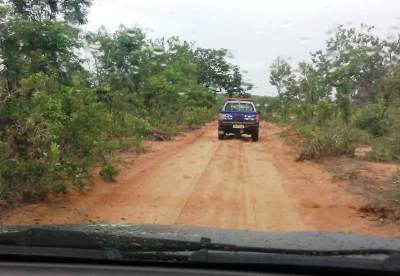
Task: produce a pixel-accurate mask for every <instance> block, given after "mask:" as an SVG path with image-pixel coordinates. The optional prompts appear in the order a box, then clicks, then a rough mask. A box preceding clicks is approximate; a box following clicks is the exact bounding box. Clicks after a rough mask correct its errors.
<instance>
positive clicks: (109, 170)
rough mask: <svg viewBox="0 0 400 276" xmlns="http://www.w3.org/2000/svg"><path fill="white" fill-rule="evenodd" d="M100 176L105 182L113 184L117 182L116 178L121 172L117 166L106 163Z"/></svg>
mask: <svg viewBox="0 0 400 276" xmlns="http://www.w3.org/2000/svg"><path fill="white" fill-rule="evenodd" d="M99 174H100V175H101V177H102V178H103V179H104V180H106V181H110V182H113V181H115V177H116V176H117V175H118V174H119V170H118V168H117V167H116V166H115V165H113V164H111V163H105V164H104V165H103V167H102V168H101V170H100V172H99Z"/></svg>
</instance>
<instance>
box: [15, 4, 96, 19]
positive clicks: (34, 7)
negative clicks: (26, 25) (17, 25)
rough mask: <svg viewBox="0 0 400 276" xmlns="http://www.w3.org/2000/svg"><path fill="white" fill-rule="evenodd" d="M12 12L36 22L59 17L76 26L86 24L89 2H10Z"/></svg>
mask: <svg viewBox="0 0 400 276" xmlns="http://www.w3.org/2000/svg"><path fill="white" fill-rule="evenodd" d="M10 2H11V4H12V7H13V12H14V13H16V14H20V15H23V16H24V17H25V18H27V19H29V20H33V21H37V22H42V21H44V20H46V19H56V18H57V17H61V18H62V19H63V20H64V21H67V22H70V23H76V24H84V23H86V16H87V10H88V8H89V6H90V5H91V2H92V1H91V0H10Z"/></svg>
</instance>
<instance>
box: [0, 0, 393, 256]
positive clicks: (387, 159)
mask: <svg viewBox="0 0 400 276" xmlns="http://www.w3.org/2000/svg"><path fill="white" fill-rule="evenodd" d="M399 11H400V1H397V0H365V1H359V0H348V1H340V0H339V1H338V0H325V1H320V0H276V1H275V0H273V1H263V0H251V1H248V0H247V1H246V0H219V1H214V0H191V1H189V0H188V1H186V0H170V1H165V0H148V1H141V0H132V1H124V0H113V1H106V0H90V1H89V0H74V1H69V0H54V1H47V0H35V1H28V0H24V1H22V0H21V1H17V0H0V226H1V227H0V230H1V229H3V227H6V226H7V227H9V226H21V225H29V226H36V227H40V226H43V225H50V226H60V228H62V226H65V225H71V224H74V225H75V224H76V225H79V226H84V225H92V226H93V225H96V227H100V228H101V227H107V226H110V225H117V226H118V227H119V226H124V225H128V226H129V225H136V226H137V227H139V226H142V225H151V226H152V227H151V229H152V230H151V231H150V232H151V233H152V234H157V233H158V232H157V230H156V228H157V227H158V226H160V227H161V228H162V227H163V226H168V227H174V229H178V230H182V231H184V230H185V229H187V228H186V227H193V228H194V229H197V230H196V231H199V233H204V232H202V231H203V230H199V229H204V228H205V229H218V231H217V232H216V233H218V234H219V235H224V234H223V233H225V234H226V235H228V233H231V231H244V232H243V233H244V234H243V235H241V236H240V237H241V238H243V240H241V241H239V240H237V243H238V244H242V245H243V243H246V238H245V237H247V242H249V240H251V235H252V234H250V232H251V233H253V232H261V233H277V235H281V234H282V235H283V234H285V233H297V232H301V233H315V232H318V233H321V234H322V235H324V234H328V233H350V234H354V235H364V236H368V237H370V236H375V237H379V238H392V239H395V240H397V239H399V238H400V14H399ZM156 226H157V227H156ZM153 227H154V228H153ZM4 229H5V228H4ZM135 229H138V228H135ZM168 229H169V228H168ZM160 231H161V230H160ZM138 232H139V233H141V232H140V231H138ZM138 232H135V233H138ZM150 232H146V233H147V234H146V235H150ZM174 233H177V234H176V235H174V236H173V235H172V236H169V237H175V238H176V239H183V240H184V239H185V235H183V234H182V232H179V231H178V232H174ZM207 233H209V232H207ZM192 237H197V238H198V239H199V241H200V239H201V238H205V239H203V240H202V243H203V242H204V241H205V243H207V241H209V240H208V239H207V238H209V236H208V235H207V234H203V235H201V234H198V236H196V235H195V234H193V236H192ZM273 237H274V240H275V241H276V242H279V241H282V240H283V238H282V239H280V238H279V237H278V236H273ZM296 237H297V236H296ZM309 237H314V236H312V235H311V236H309ZM342 237H343V236H341V235H338V236H333V237H332V238H331V239H332V243H335V242H339V240H340V239H341V238H342ZM315 239H317V238H315ZM294 240H299V241H300V240H301V238H298V239H297V238H296V239H294ZM310 240H311V238H310V239H307V241H308V244H310V243H311V241H310ZM231 242H232V240H231ZM211 243H212V241H211ZM285 244H286V245H287V246H289V245H290V243H285ZM387 244H388V243H385V244H384V245H387ZM393 244H394V245H396V244H397V243H393ZM0 245H1V242H0ZM253 245H254V244H253ZM315 245H318V243H315ZM384 245H382V246H384ZM394 245H393V246H394ZM196 246H197V245H196ZM273 246H275V247H279V244H278V243H273ZM299 246H301V244H300V245H299ZM376 247H379V246H378V245H376ZM229 248H233V247H229ZM297 249H299V247H296V250H297ZM313 249H315V248H314V247H313ZM392 249H393V248H392ZM398 249H400V248H398Z"/></svg>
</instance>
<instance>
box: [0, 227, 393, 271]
mask: <svg viewBox="0 0 400 276" xmlns="http://www.w3.org/2000/svg"><path fill="white" fill-rule="evenodd" d="M0 256H23V257H29V256H36V257H47V258H49V257H53V258H73V259H89V260H106V261H128V262H173V263H185V264H232V265H261V266H295V267H306V268H313V267H314V268H316V267H320V268H334V269H344V268H346V269H361V270H362V269H364V270H373V271H396V272H400V251H397V250H387V249H359V250H334V251H331V250H298V249H280V248H262V247H243V246H235V245H226V244H214V243H212V241H211V240H210V239H207V238H202V239H201V240H200V241H199V242H193V241H190V242H188V241H180V240H178V241H177V240H163V239H151V238H143V237H131V236H129V235H128V236H118V235H111V234H99V233H95V232H84V231H68V230H53V229H45V228H33V229H27V230H24V231H15V232H8V233H7V232H6V233H2V234H0Z"/></svg>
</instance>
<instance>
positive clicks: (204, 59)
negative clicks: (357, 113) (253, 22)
mask: <svg viewBox="0 0 400 276" xmlns="http://www.w3.org/2000/svg"><path fill="white" fill-rule="evenodd" d="M90 4H91V1H90V0H76V1H67V0H55V1H46V0H37V1H27V0H18V1H14V0H12V1H11V0H10V1H3V0H0V203H7V204H9V203H12V202H20V201H22V200H28V201H34V200H42V199H44V198H46V197H47V196H48V195H49V194H58V193H66V192H68V191H69V190H70V189H77V190H84V189H85V188H86V187H87V183H88V178H89V177H90V175H91V173H92V171H93V170H92V169H93V166H94V165H96V164H100V165H102V168H101V170H100V174H101V175H102V176H103V177H104V178H105V179H108V180H110V181H112V180H114V179H115V177H116V175H117V174H118V168H117V167H116V166H115V164H114V163H113V162H112V160H114V158H113V154H115V152H116V151H119V150H133V151H136V150H138V149H139V148H140V144H141V142H142V141H143V140H144V139H149V138H152V137H155V138H156V139H158V138H160V139H163V138H165V137H171V136H172V135H174V134H176V133H178V132H180V131H183V130H186V129H191V128H196V127H199V126H200V125H201V124H203V123H205V122H207V121H209V120H212V119H214V117H215V114H216V109H217V106H218V105H217V103H218V100H219V96H218V95H220V94H221V93H225V92H226V91H229V92H230V94H240V93H243V92H244V91H245V90H246V89H250V88H251V85H249V84H246V83H244V82H243V80H242V74H241V72H240V69H239V67H237V66H235V65H233V64H232V63H231V62H230V61H229V59H230V54H229V53H228V51H227V50H225V49H207V48H200V47H197V46H196V45H195V44H194V43H192V42H187V41H182V40H181V39H179V38H178V37H171V38H161V39H149V38H147V36H146V33H145V32H144V31H143V30H142V29H141V28H139V27H125V26H120V27H119V29H118V30H116V31H115V32H108V31H107V30H106V29H105V28H101V29H100V30H98V31H97V32H93V33H88V32H83V31H82V29H81V27H80V26H82V25H83V24H84V23H85V22H86V20H87V18H86V15H87V12H88V9H89V8H90Z"/></svg>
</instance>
